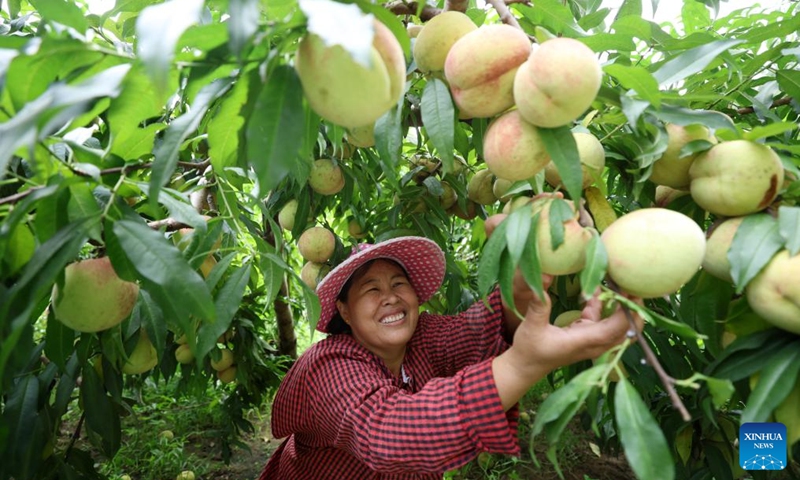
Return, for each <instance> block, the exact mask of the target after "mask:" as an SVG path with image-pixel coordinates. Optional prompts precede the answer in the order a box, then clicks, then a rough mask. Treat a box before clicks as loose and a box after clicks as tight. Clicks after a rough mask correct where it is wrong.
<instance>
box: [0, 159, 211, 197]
mask: <svg viewBox="0 0 800 480" xmlns="http://www.w3.org/2000/svg"><path fill="white" fill-rule="evenodd" d="M210 164H211V160H208V159H207V160H203V161H202V162H199V163H193V162H178V166H180V167H183V168H193V169H195V170H200V171H203V170H205V169H206V168H208V166H209V165H210ZM152 166H153V164H152V163H139V164H136V165H126V166H124V167H112V168H106V169H104V170H100V173H99V175H100V176H101V177H102V176H103V175H113V174H118V173H121V174H123V175H124V174H127V173H129V172H133V171H135V170H143V169H146V168H150V167H152ZM72 172H73V173H74V174H75V175H78V176H79V177H91V176H92V175H90V174H89V173H87V172H84V171H82V170H76V169H73V170H72ZM40 188H44V187H32V188H30V189H28V190H25V191H24V192H19V193H15V194H14V195H9V196H7V197H3V198H0V205H6V204H9V203H11V204H14V203H17V202H19V201H20V200H22V199H24V198H25V197H27V196H28V195H30V194H31V193H33V192H35V191H36V190H38V189H40Z"/></svg>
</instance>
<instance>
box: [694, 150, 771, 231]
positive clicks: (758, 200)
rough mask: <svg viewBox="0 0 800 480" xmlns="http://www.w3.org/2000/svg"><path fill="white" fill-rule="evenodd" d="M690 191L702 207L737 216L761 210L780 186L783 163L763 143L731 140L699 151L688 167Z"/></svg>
mask: <svg viewBox="0 0 800 480" xmlns="http://www.w3.org/2000/svg"><path fill="white" fill-rule="evenodd" d="M689 176H690V177H691V185H690V192H691V194H692V198H693V199H694V201H695V202H696V203H697V204H698V205H700V207H701V208H703V209H704V210H707V211H709V212H711V213H714V214H716V215H724V216H726V217H738V216H742V215H747V214H750V213H755V212H758V211H760V210H763V209H765V208H767V207H768V206H769V204H770V203H772V201H773V200H775V197H776V196H777V195H778V189H779V188H781V186H782V185H783V178H784V172H783V164H782V163H781V160H780V158H778V155H777V154H776V153H775V152H774V151H772V149H771V148H769V147H767V146H766V145H761V144H759V143H755V142H752V141H749V140H731V141H728V142H723V143H719V144H717V145H714V146H713V147H711V148H710V149H709V150H707V151H705V152H703V153H702V154H700V155H699V156H698V157H697V158H696V159H695V160H694V161H693V162H692V165H691V167H689Z"/></svg>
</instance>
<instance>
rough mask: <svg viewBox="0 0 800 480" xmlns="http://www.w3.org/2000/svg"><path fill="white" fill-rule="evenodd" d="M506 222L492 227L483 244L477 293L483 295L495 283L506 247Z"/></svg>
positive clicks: (489, 290) (486, 293) (479, 262)
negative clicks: (492, 229)
mask: <svg viewBox="0 0 800 480" xmlns="http://www.w3.org/2000/svg"><path fill="white" fill-rule="evenodd" d="M507 228H508V225H507V224H506V222H500V224H499V225H498V226H497V227H496V228H495V229H494V231H493V232H492V235H491V236H490V237H489V240H487V241H486V245H484V246H483V252H482V253H481V258H480V260H479V261H478V293H479V294H480V295H481V296H483V297H485V296H486V295H488V294H489V293H490V292H491V290H492V288H493V287H494V286H495V284H496V283H497V279H498V276H499V274H500V260H501V257H502V255H503V252H504V251H505V249H506V238H507V235H506V229H507Z"/></svg>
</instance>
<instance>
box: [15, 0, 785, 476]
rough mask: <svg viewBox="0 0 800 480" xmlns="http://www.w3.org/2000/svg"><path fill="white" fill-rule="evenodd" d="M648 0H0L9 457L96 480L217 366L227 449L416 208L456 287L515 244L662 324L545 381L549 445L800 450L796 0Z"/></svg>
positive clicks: (408, 230) (496, 268) (657, 461)
mask: <svg viewBox="0 0 800 480" xmlns="http://www.w3.org/2000/svg"><path fill="white" fill-rule="evenodd" d="M643 3H645V2H642V1H641V0H625V1H624V2H622V4H621V6H620V7H619V8H613V9H612V8H609V7H608V6H607V5H606V2H602V1H600V0H597V1H590V0H564V1H558V0H534V1H525V0H520V1H518V0H513V1H512V0H507V1H503V0H491V1H489V2H487V3H486V4H484V3H483V2H474V1H464V0H443V1H440V2H438V3H422V2H416V1H410V2H406V1H391V2H388V3H383V4H381V3H372V2H366V1H360V0H358V1H354V2H348V3H339V2H335V1H332V0H299V1H296V0H267V1H258V0H206V1H203V0H170V1H166V2H161V1H156V0H117V1H116V2H115V3H114V4H113V6H111V5H109V8H108V9H107V10H96V9H95V5H94V3H91V4H87V3H85V2H83V1H78V2H68V1H64V0H35V1H34V0H6V1H5V2H3V3H2V8H0V32H2V35H0V222H2V223H0V332H2V334H1V335H0V388H1V389H2V390H0V391H1V392H2V396H1V397H0V412H1V413H2V417H1V420H0V447H1V448H0V452H2V453H0V455H1V457H0V478H17V479H21V478H54V477H59V478H62V477H63V478H97V476H98V474H97V472H96V468H95V466H94V465H95V461H96V458H93V457H92V455H101V456H105V457H106V458H110V457H113V456H114V455H115V453H116V452H117V451H118V449H119V447H120V442H121V429H120V416H121V415H123V414H124V413H125V411H126V409H127V408H128V405H129V403H130V402H135V401H136V395H135V394H133V393H132V392H135V391H136V389H142V388H151V387H150V386H151V385H152V382H167V381H170V380H171V379H178V381H179V385H180V386H181V389H182V391H184V392H187V394H189V393H191V392H197V391H202V390H203V389H205V388H219V389H223V390H224V395H225V398H226V400H225V402H224V403H223V405H221V406H220V408H224V409H227V411H229V412H230V416H229V418H230V419H231V420H230V425H229V428H228V430H227V432H228V435H227V436H226V437H225V441H223V442H222V445H223V449H224V452H223V453H224V454H225V456H226V458H227V457H229V455H230V446H231V445H232V444H233V442H235V440H236V436H237V435H238V434H239V433H241V432H242V431H243V430H244V429H248V428H250V427H251V426H250V425H249V423H248V422H247V421H245V420H244V417H243V412H244V410H245V409H247V408H250V407H252V406H255V405H259V404H261V402H263V401H264V400H265V399H268V398H269V395H270V394H271V392H274V388H275V387H276V386H277V385H278V383H279V381H280V378H281V375H282V374H283V373H284V372H285V371H286V368H287V367H288V365H290V363H291V360H292V359H293V358H295V357H296V356H297V354H298V343H299V344H300V346H301V348H302V346H303V345H307V344H308V343H309V341H313V339H315V337H314V336H313V330H314V326H315V323H316V317H317V315H318V312H319V303H318V301H317V299H316V297H315V295H314V291H313V288H314V285H315V284H316V282H317V281H318V280H319V279H320V278H321V276H323V275H324V274H325V273H326V272H327V271H328V270H329V269H330V268H331V267H332V266H333V265H335V264H336V263H337V262H339V261H341V260H342V259H343V258H345V257H346V256H347V254H348V252H349V251H350V250H351V248H353V247H354V246H355V245H356V244H358V243H359V242H364V241H367V242H377V241H381V240H384V239H388V238H392V237H396V236H399V235H422V236H425V237H428V238H431V239H433V240H435V241H436V242H437V243H439V245H440V246H441V247H442V248H443V249H444V251H445V252H446V256H447V262H448V269H447V275H446V278H445V283H444V285H443V287H442V289H441V291H440V292H439V294H437V296H436V297H435V298H433V299H432V300H431V301H430V302H428V304H426V305H425V308H427V309H429V310H432V311H436V312H443V313H445V312H446V313H451V312H456V311H460V310H461V309H463V308H465V307H466V306H467V305H469V304H471V303H472V302H474V301H476V300H479V299H480V298H482V297H483V296H484V295H486V294H488V293H489V292H490V291H491V290H492V289H493V288H495V286H496V285H499V288H500V290H501V292H502V293H503V295H505V296H508V295H510V292H511V285H512V282H513V278H514V274H515V272H516V271H519V272H521V273H522V276H523V277H524V279H525V281H527V282H528V284H529V286H530V287H531V288H533V289H534V290H536V291H538V292H540V293H542V294H544V292H543V284H542V277H541V274H542V273H547V274H549V275H552V276H554V282H553V285H552V286H551V287H550V291H549V295H550V296H551V297H552V299H553V306H554V308H553V313H552V316H553V320H554V321H555V319H556V318H557V317H558V316H559V315H561V314H562V313H564V312H570V311H574V310H576V309H579V308H580V306H581V304H582V302H583V301H584V299H585V298H586V296H587V295H590V294H591V293H592V292H594V291H596V290H598V289H599V291H600V292H601V295H602V296H603V298H604V300H605V301H606V302H607V304H608V306H609V307H614V306H615V305H621V306H622V308H623V309H624V310H626V311H627V312H628V313H632V312H633V311H636V312H637V313H638V314H639V315H641V316H642V317H643V318H644V319H645V320H646V325H645V328H644V330H643V331H642V332H641V333H636V332H635V331H633V330H632V331H631V335H630V337H631V338H630V340H629V341H626V342H625V343H624V344H623V345H622V346H621V347H620V348H618V349H615V350H613V351H611V352H609V353H608V354H607V355H604V356H603V357H601V358H598V359H595V361H593V362H588V361H587V362H583V363H581V364H576V365H572V366H570V367H568V368H563V369H560V370H559V371H556V372H553V374H552V375H550V377H549V378H548V380H549V381H550V382H551V383H552V385H554V386H555V387H556V388H555V390H554V393H553V394H551V395H550V397H548V400H546V401H545V402H544V403H543V404H542V405H541V408H540V409H539V410H538V412H537V415H536V416H534V418H533V419H532V420H531V422H532V427H531V432H532V442H531V443H532V444H534V443H540V442H543V443H544V444H546V445H547V449H546V450H547V455H546V456H547V457H548V459H549V461H551V462H554V463H555V462H557V458H556V455H555V452H556V447H557V445H558V444H559V441H560V439H561V438H562V434H563V433H564V429H565V426H566V425H567V423H568V422H569V421H570V420H571V419H573V418H575V417H576V416H577V417H580V419H581V421H582V424H583V425H586V426H587V428H591V429H592V430H593V432H594V434H595V436H596V439H597V440H596V442H597V444H598V445H599V447H600V448H601V450H604V451H623V452H624V454H625V456H626V458H627V460H628V462H629V463H630V465H631V467H632V469H633V470H634V472H635V473H636V475H637V477H639V478H643V479H649V478H712V477H714V478H718V479H721V478H737V477H739V476H741V475H742V474H743V472H742V471H741V469H740V467H739V464H738V452H737V448H738V447H737V442H736V439H737V438H738V437H737V435H738V433H737V432H738V429H739V426H740V425H741V424H743V423H749V422H765V421H777V422H782V423H784V424H785V425H786V426H787V431H788V437H789V438H788V443H789V450H790V451H789V458H790V459H791V460H790V463H791V464H790V466H789V468H790V469H792V470H793V471H794V473H795V474H797V473H798V472H800V469H799V468H798V466H797V461H798V460H800V443H799V442H798V440H800V409H798V407H797V405H798V404H800V256H798V252H800V207H798V206H797V201H798V198H800V180H799V178H800V142H799V141H798V119H799V117H800V69H798V61H799V60H800V40H799V39H798V36H797V32H798V31H800V15H798V11H797V10H798V5H797V3H796V2H789V1H784V2H782V3H779V4H778V6H776V7H773V8H769V9H764V8H761V7H759V6H758V5H754V6H749V7H746V8H743V9H741V10H735V11H732V12H730V13H728V14H720V13H719V8H720V4H719V1H718V0H704V1H697V0H685V1H684V2H683V3H682V10H681V15H680V17H679V18H678V19H676V20H675V21H673V22H664V23H657V22H655V21H652V20H649V19H647V18H646V17H645V16H644V14H643ZM649 3H651V4H652V7H653V8H657V6H658V3H659V2H657V1H653V2H649ZM634 213H635V215H634ZM497 214H503V215H506V217H505V219H504V220H503V221H502V222H500V223H494V222H493V223H491V225H493V226H495V227H494V231H493V232H492V234H491V236H488V237H487V235H486V233H485V231H484V224H485V221H486V220H487V219H488V218H490V217H492V216H493V215H497ZM628 215H631V216H628ZM312 229H313V230H312ZM307 232H308V233H307ZM304 234H305V236H304ZM312 234H313V236H312ZM629 293H632V294H635V295H637V296H641V297H643V298H644V300H643V304H642V305H640V304H638V303H635V302H632V301H631V300H630V299H629V298H628V296H627V295H626V294H629ZM560 324H561V323H560V322H559V325H560ZM68 414H71V415H74V416H77V417H79V418H80V421H79V422H78V423H77V429H76V431H74V432H69V433H68V434H66V435H68V436H69V435H72V436H75V437H76V438H77V437H80V436H85V437H86V438H87V439H88V440H89V442H90V443H91V444H92V445H93V448H92V451H89V450H87V449H86V448H84V447H81V446H80V445H76V444H75V443H74V442H69V441H65V437H64V435H65V433H64V432H63V431H62V426H63V424H64V418H65V416H67V415H68ZM526 455H532V452H526ZM534 459H535V460H536V461H540V460H541V459H536V458H535V455H534Z"/></svg>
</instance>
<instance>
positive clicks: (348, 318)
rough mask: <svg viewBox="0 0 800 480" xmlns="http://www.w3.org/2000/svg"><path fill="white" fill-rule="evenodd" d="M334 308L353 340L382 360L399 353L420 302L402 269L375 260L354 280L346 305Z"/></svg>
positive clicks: (415, 324)
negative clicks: (349, 329)
mask: <svg viewBox="0 0 800 480" xmlns="http://www.w3.org/2000/svg"><path fill="white" fill-rule="evenodd" d="M336 306H337V307H338V308H339V313H340V314H341V315H342V319H344V321H345V322H346V323H347V324H348V325H350V328H351V329H352V331H353V337H355V339H356V340H358V341H359V342H360V343H361V344H362V345H364V346H365V347H367V349H369V350H370V351H371V352H373V353H375V354H376V355H378V356H379V357H381V358H384V359H390V358H393V357H394V356H395V355H397V353H398V352H402V351H403V349H404V348H405V346H406V344H407V343H408V341H409V340H411V336H412V335H413V334H414V330H415V329H416V328H417V321H418V320H419V299H418V298H417V293H416V292H415V291H414V288H413V287H412V286H411V283H410V282H409V281H408V278H407V277H406V274H405V272H404V271H403V269H402V268H401V267H400V266H399V265H398V264H396V263H395V262H392V261H390V260H383V259H378V260H375V261H374V262H372V264H371V265H369V267H368V268H367V270H366V271H365V272H364V273H363V274H361V275H360V276H357V277H355V278H354V279H353V281H352V284H351V287H350V290H349V291H348V292H347V299H346V301H345V302H342V301H337V302H336Z"/></svg>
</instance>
